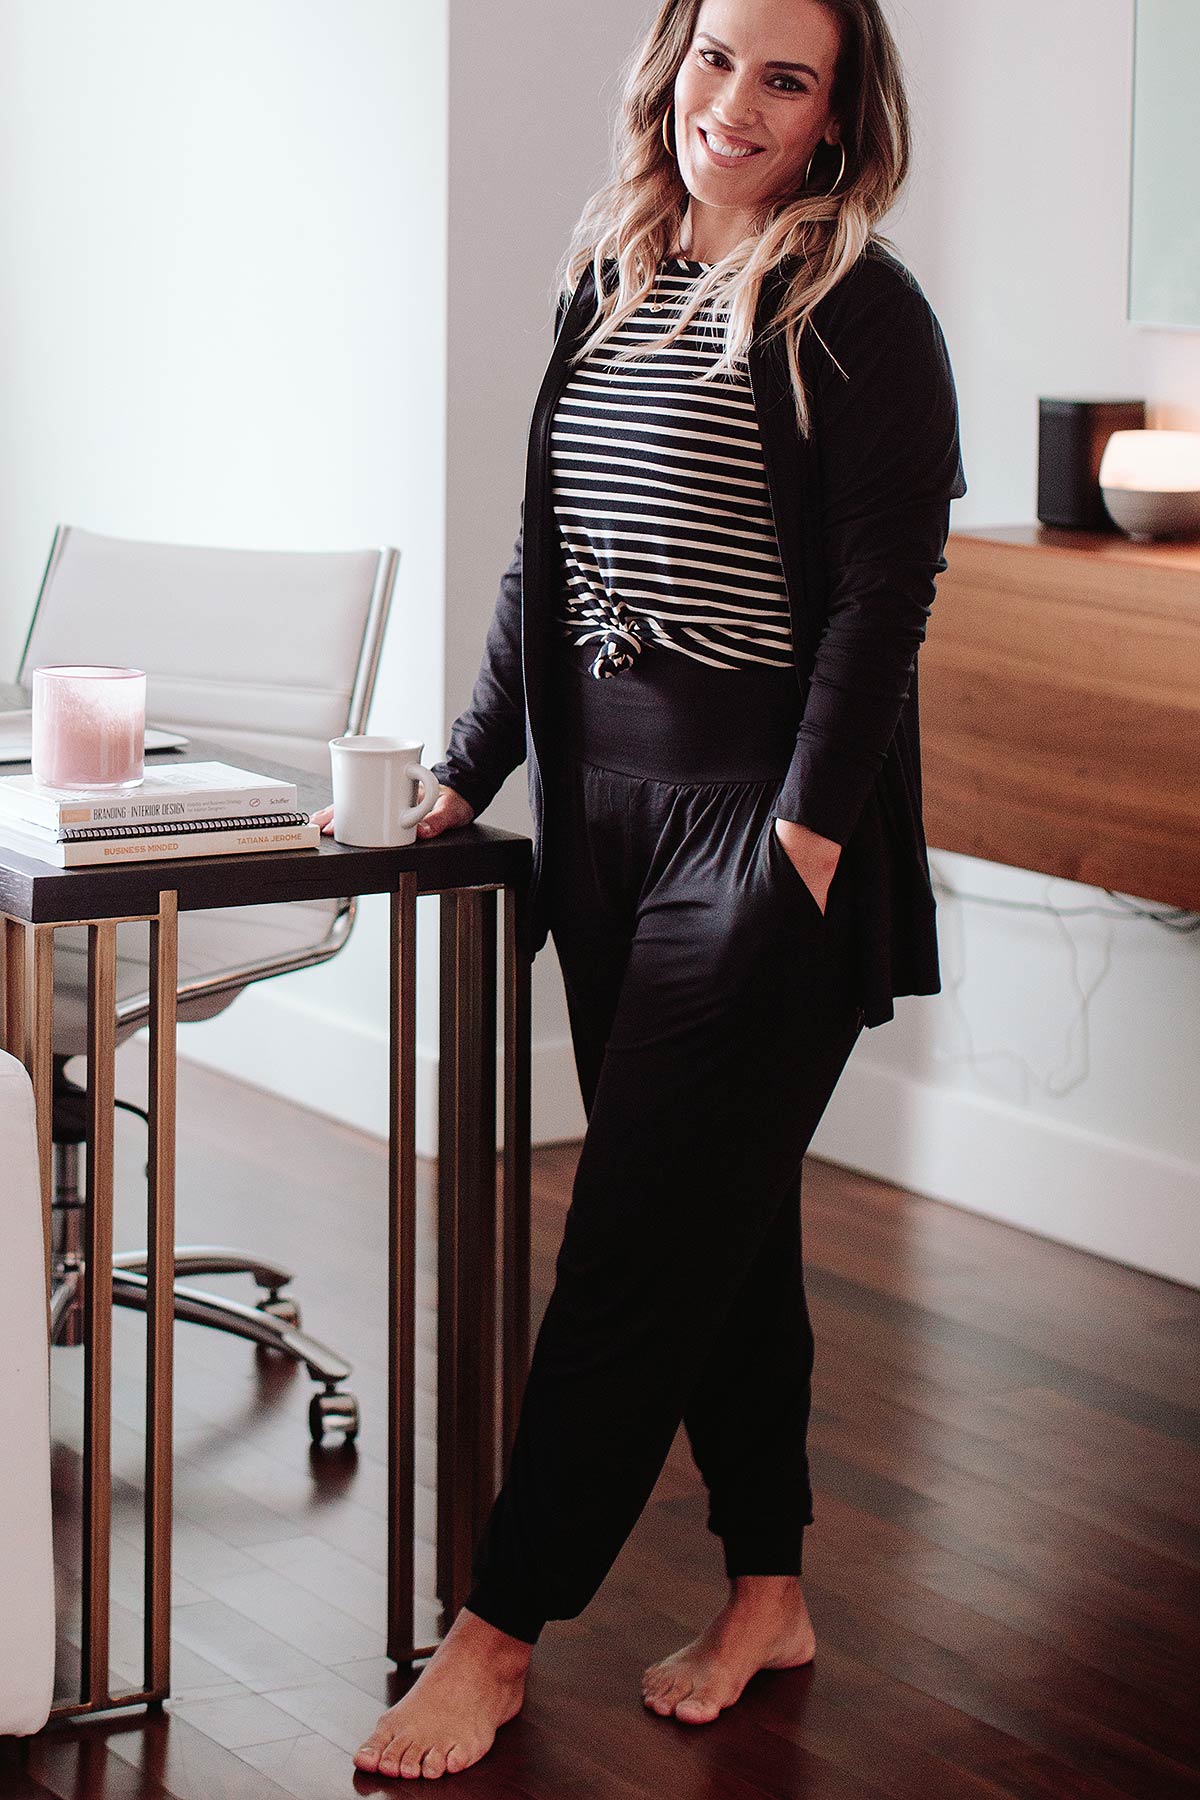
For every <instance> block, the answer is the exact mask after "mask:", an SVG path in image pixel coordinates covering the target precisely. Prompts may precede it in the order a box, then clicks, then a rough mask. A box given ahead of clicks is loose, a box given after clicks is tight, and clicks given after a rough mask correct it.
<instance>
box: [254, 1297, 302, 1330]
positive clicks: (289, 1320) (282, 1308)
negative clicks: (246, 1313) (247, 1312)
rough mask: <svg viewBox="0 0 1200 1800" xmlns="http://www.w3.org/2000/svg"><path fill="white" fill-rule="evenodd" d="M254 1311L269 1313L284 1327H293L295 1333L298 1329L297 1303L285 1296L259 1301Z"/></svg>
mask: <svg viewBox="0 0 1200 1800" xmlns="http://www.w3.org/2000/svg"><path fill="white" fill-rule="evenodd" d="M256 1310H257V1311H258V1312H263V1313H269V1314H270V1316H271V1317H272V1318H273V1319H279V1320H280V1321H281V1322H282V1323H283V1324H284V1325H293V1326H295V1328H296V1330H297V1331H299V1329H300V1306H299V1303H298V1301H295V1300H292V1299H290V1298H289V1297H288V1295H286V1294H279V1295H275V1296H274V1297H273V1298H271V1299H269V1300H260V1301H259V1302H258V1303H257V1307H256Z"/></svg>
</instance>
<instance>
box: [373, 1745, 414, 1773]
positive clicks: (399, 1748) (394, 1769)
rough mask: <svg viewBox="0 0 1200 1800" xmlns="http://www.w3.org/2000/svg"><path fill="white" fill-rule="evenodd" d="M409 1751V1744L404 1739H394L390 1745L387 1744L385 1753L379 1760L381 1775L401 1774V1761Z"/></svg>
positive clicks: (384, 1749)
mask: <svg viewBox="0 0 1200 1800" xmlns="http://www.w3.org/2000/svg"><path fill="white" fill-rule="evenodd" d="M407 1749H408V1744H407V1742H406V1741H405V1739H404V1738H393V1739H392V1741H391V1743H390V1744H385V1745H384V1748H383V1753H382V1755H381V1756H380V1758H379V1771H378V1772H379V1774H380V1775H398V1774H399V1773H400V1759H401V1757H402V1756H403V1755H404V1754H405V1752H406V1751H407Z"/></svg>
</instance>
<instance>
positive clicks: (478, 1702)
mask: <svg viewBox="0 0 1200 1800" xmlns="http://www.w3.org/2000/svg"><path fill="white" fill-rule="evenodd" d="M532 1654H533V1645H532V1644H527V1643H525V1642H524V1641H523V1640H522V1639H521V1638H515V1637H510V1636H509V1634H508V1632H507V1631H499V1630H497V1628H496V1626H494V1625H489V1624H488V1622H487V1620H486V1619H480V1618H478V1617H477V1616H476V1615H475V1614H474V1613H473V1612H468V1611H467V1609H466V1607H465V1606H464V1607H463V1608H462V1610H461V1612H460V1613H459V1615H458V1617H457V1618H456V1619H455V1621H454V1623H453V1625H452V1626H451V1627H450V1629H449V1631H448V1632H447V1633H446V1635H445V1637H444V1638H443V1639H442V1641H441V1643H440V1644H439V1645H438V1647H437V1649H436V1650H435V1651H434V1653H433V1655H432V1656H431V1657H430V1659H429V1661H428V1662H427V1663H426V1665H425V1667H424V1668H423V1669H422V1670H421V1673H420V1675H419V1676H418V1678H417V1680H416V1681H415V1682H414V1683H413V1685H412V1687H410V1688H409V1690H408V1692H407V1694H405V1696H404V1698H403V1700H398V1701H397V1703H396V1705H395V1706H393V1707H391V1708H390V1709H389V1710H388V1711H387V1712H385V1713H384V1715H383V1717H382V1718H381V1719H380V1721H379V1723H378V1725H377V1726H376V1727H375V1729H374V1731H373V1732H372V1733H371V1735H370V1737H369V1738H368V1739H367V1741H366V1743H365V1744H362V1745H360V1746H359V1748H358V1749H357V1750H356V1751H355V1752H354V1764H355V1767H356V1768H358V1769H361V1770H362V1771H363V1772H364V1774H368V1775H375V1774H379V1775H389V1776H390V1775H406V1776H415V1775H428V1776H440V1775H444V1774H447V1773H448V1774H451V1775H454V1774H457V1773H458V1771H459V1770H460V1769H467V1768H470V1766H471V1764H472V1763H475V1762H478V1761H479V1759H480V1757H481V1756H486V1754H487V1752H488V1751H489V1750H490V1749H491V1747H492V1742H493V1740H494V1738H495V1736H496V1732H497V1729H498V1728H499V1727H500V1726H501V1725H503V1724H504V1723H505V1722H506V1721H507V1720H509V1719H512V1718H515V1717H516V1715H517V1714H518V1713H519V1712H520V1710H521V1705H522V1702H523V1701H524V1699H525V1675H526V1671H527V1670H528V1668H529V1659H530V1657H531V1655H532Z"/></svg>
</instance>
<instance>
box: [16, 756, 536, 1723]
mask: <svg viewBox="0 0 1200 1800" xmlns="http://www.w3.org/2000/svg"><path fill="white" fill-rule="evenodd" d="M174 754H176V755H178V754H180V753H178V752H176V753H174ZM182 754H183V755H184V756H186V757H187V758H188V759H189V760H214V759H215V760H224V761H227V762H237V763H239V764H240V763H242V762H244V761H245V758H244V756H243V755H240V754H238V755H235V754H234V753H232V752H227V751H224V750H223V749H222V747H221V746H220V745H219V744H211V743H202V742H200V741H199V740H193V742H192V743H191V745H190V746H189V748H188V749H187V750H186V751H185V752H183V753H182ZM253 760H254V762H255V766H256V767H258V768H261V769H262V770H263V771H264V772H266V773H268V774H277V775H281V776H283V777H284V778H285V779H287V780H291V781H294V782H295V783H296V786H297V788H298V789H299V791H300V804H301V805H302V806H305V807H308V808H310V809H313V808H315V807H317V806H320V805H323V804H324V803H325V802H326V801H327V800H328V797H329V796H328V789H327V788H326V787H324V786H322V784H320V783H319V782H318V781H316V780H315V779H314V778H313V777H312V776H310V775H307V774H305V773H302V772H298V771H296V770H292V769H287V768H284V767H282V766H280V765H279V764H276V763H270V762H266V761H263V760H262V759H260V758H255V759H253ZM12 772H16V771H12ZM531 852H532V846H531V844H530V842H529V839H528V838H525V837H520V836H517V835H515V834H514V833H512V832H507V831H499V830H496V829H494V828H492V827H490V826H486V825H469V826H464V827H461V828H459V829H457V830H454V831H452V832H448V833H446V834H444V835H443V836H440V837H437V838H434V839H430V840H427V841H422V842H419V843H416V844H413V845H411V846H409V847H407V848H405V849H397V850H359V849H352V848H349V847H346V846H344V845H341V844H335V843H334V842H333V840H332V839H329V838H325V839H322V842H321V845H320V848H319V849H317V850H292V851H284V852H280V853H278V854H277V853H275V852H261V853H258V854H255V855H251V856H237V857H231V856H225V857H207V858H205V857H195V858H188V859H186V860H182V859H181V860H179V861H171V862H159V863H123V864H116V865H112V866H109V867H106V868H105V867H97V868H84V869H68V870H63V869H56V868H53V867H51V866H50V865H48V864H46V863H41V862H35V861H33V860H31V859H29V858H27V857H24V856H22V855H20V854H19V853H18V852H17V851H15V850H10V849H8V848H7V847H6V846H4V845H3V844H0V1044H3V1046H4V1047H5V1048H7V1049H8V1050H9V1051H10V1052H11V1053H12V1054H13V1055H15V1056H19V1057H20V1058H21V1059H22V1060H23V1061H24V1063H25V1065H26V1067H27V1068H28V1070H29V1073H30V1075H31V1077H32V1079H33V1084H34V1093H35V1098H36V1103H37V1124H38V1147H39V1155H40V1165H41V1177H42V1202H43V1218H44V1225H45V1232H46V1253H47V1298H49V1280H50V1244H51V1240H50V1203H51V1197H52V1193H51V1188H52V1161H53V1152H52V1142H51V1074H52V1061H51V1056H52V1041H53V1040H52V1030H53V1013H52V1008H53V981H54V960H53V959H54V932H55V930H56V929H57V928H58V927H60V926H63V925H86V926H87V927H88V1056H87V1062H88V1090H87V1091H88V1126H87V1194H86V1204H85V1212H84V1232H83V1242H84V1256H85V1260H86V1267H87V1276H86V1290H85V1303H84V1355H85V1379H84V1425H83V1472H84V1505H85V1515H84V1564H83V1639H84V1643H83V1658H82V1680H81V1691H80V1694H79V1697H78V1699H77V1700H75V1699H71V1700H67V1701H64V1702H62V1703H59V1704H56V1705H55V1707H54V1709H53V1711H52V1713H51V1721H52V1722H53V1721H54V1720H57V1719H62V1718H66V1717H75V1716H78V1715H80V1714H87V1713H96V1712H102V1711H107V1710H110V1709H112V1708H116V1707H129V1706H136V1705H140V1704H144V1703H146V1702H151V1701H159V1700H163V1699H165V1698H167V1697H168V1695H169V1693H170V1654H171V1645H170V1592H171V1580H170V1576H171V1492H172V1469H171V1434H172V1408H171V1376H172V1332H173V1323H174V1320H173V1313H172V1288H173V1283H174V1274H175V1267H174V1230H175V1218H174V1213H175V1204H174V1196H175V1023H176V1019H175V1014H176V1005H175V994H176V979H177V931H178V915H179V913H180V912H186V911H189V910H200V909H203V908H205V907H213V906H222V907H228V906H252V905H254V904H256V903H258V902H266V901H272V902H277V901H288V900H318V899H333V898H336V897H339V896H344V895H351V894H389V895H390V896H391V931H390V936H389V954H388V981H389V989H390V1007H389V1022H390V1024H389V1083H390V1088H389V1091H390V1119H389V1172H388V1193H387V1206H388V1219H389V1256H388V1265H389V1267H388V1286H389V1315H388V1331H389V1349H388V1369H389V1425H388V1642H387V1649H388V1655H389V1656H391V1657H392V1658H394V1660H395V1661H396V1662H399V1663H408V1664H411V1663H412V1662H413V1661H415V1660H416V1659H417V1658H418V1657H422V1656H428V1655H429V1654H430V1653H431V1651H432V1650H433V1648H434V1647H435V1646H433V1645H425V1646H418V1645H416V1644H414V1643H413V1534H414V1520H413V1481H414V1462H415V1405H414V1374H415V1349H416V1346H415V1329H414V1327H415V1318H416V1296H415V1216H416V1215H415V1199H416V1149H415V1119H416V1109H415V1094H416V1043H415V1022H416V1021H415V1002H416V946H417V899H418V896H420V895H422V894H439V895H440V896H441V988H440V991H441V1034H440V1035H441V1045H440V1049H441V1061H440V1113H439V1151H440V1153H439V1157H438V1246H439V1247H438V1497H437V1539H438V1542H437V1575H438V1594H439V1597H440V1598H441V1600H442V1603H443V1609H444V1610H443V1629H445V1628H446V1626H447V1625H448V1624H449V1622H450V1621H452V1620H453V1618H454V1616H455V1614H456V1613H457V1611H458V1609H459V1607H460V1606H461V1604H462V1602H463V1600H464V1599H465V1598H466V1595H467V1593H468V1592H469V1589H470V1558H471V1552H472V1548H473V1545H474V1541H475V1539H476V1538H477V1536H478V1534H479V1532H480V1531H481V1530H482V1528H483V1524H484V1521H485V1520H486V1517H487V1513H488V1510H489V1508H490V1506H491V1503H492V1500H493V1499H494V1497H495V1493H496V1487H497V1480H498V1471H499V1467H500V1464H501V1462H502V1461H503V1460H504V1459H506V1458H507V1454H508V1451H509V1449H510V1447H511V1444H512V1439H513V1434H514V1431H515V1428H516V1417H517V1410H518V1406H519V1403H520V1397H521V1392H522V1389H523V1387H524V1381H525V1375H526V1373H527V1368H528V1361H527V1359H528V1342H529V1130H530V1122H529V1086H530V1062H529V1056H530V1050H529V1027H530V1010H529V1008H530V982H529V976H530V969H529V961H530V959H529V957H528V954H527V952H526V951H525V949H524V948H523V942H524V937H525V930H524V926H525V908H526V904H527V899H528V887H529V876H530V870H531V866H532V855H531ZM500 891H503V893H504V902H505V904H504V981H503V985H504V1090H503V1106H504V1163H503V1190H502V1213H501V1221H502V1222H501V1227H500V1232H499V1239H500V1242H499V1244H498V1232H497V1187H496V1130H495V1127H496V1104H495V1096H496V1024H497V1015H496V952H497V937H496V924H497V920H496V895H497V893H498V892H500ZM127 920H148V921H149V923H150V970H149V987H150V993H151V1017H150V1027H149V1030H150V1060H149V1067H150V1095H149V1109H150V1158H149V1198H148V1231H147V1246H148V1249H149V1258H150V1260H149V1266H148V1270H147V1281H148V1292H147V1305H146V1474H145V1539H146V1542H145V1550H146V1556H145V1572H146V1573H145V1613H144V1617H145V1679H144V1683H143V1685H142V1686H141V1687H140V1688H139V1689H137V1690H136V1691H131V1692H122V1693H119V1694H114V1693H112V1692H111V1690H110V1681H109V1665H108V1637H109V1541H110V1519H111V1480H110V1476H111V1469H110V1461H109V1457H110V1450H109V1445H110V1428H111V1333H112V1217H113V1098H114V1079H115V1078H114V1055H115V994H116V933H117V925H118V924H119V923H121V922H124V921H127ZM498 1248H500V1249H502V1252H503V1264H502V1267H503V1281H502V1288H501V1293H500V1297H499V1301H498V1302H497V1293H496V1286H497V1250H498ZM497 1311H498V1312H499V1325H500V1332H499V1337H500V1342H499V1348H497V1343H496V1325H497ZM497 1356H498V1357H499V1363H498V1364H497ZM497 1377H499V1383H500V1419H499V1426H500V1430H499V1436H498V1435H497V1417H496V1413H497V1407H496V1388H497Z"/></svg>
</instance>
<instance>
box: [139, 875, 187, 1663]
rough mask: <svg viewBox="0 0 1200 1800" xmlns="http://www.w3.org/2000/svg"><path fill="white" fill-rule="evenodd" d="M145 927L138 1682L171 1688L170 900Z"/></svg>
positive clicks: (174, 986)
mask: <svg viewBox="0 0 1200 1800" xmlns="http://www.w3.org/2000/svg"><path fill="white" fill-rule="evenodd" d="M158 901H159V905H158V918H157V919H152V920H151V922H150V1083H149V1113H150V1191H149V1198H148V1213H149V1217H148V1230H147V1247H148V1250H149V1260H148V1262H147V1265H146V1474H145V1492H146V1500H145V1506H146V1562H145V1571H144V1578H145V1600H144V1612H143V1621H144V1631H145V1682H146V1687H147V1689H148V1690H149V1691H150V1692H151V1693H153V1694H156V1695H161V1696H162V1697H163V1698H164V1699H165V1697H166V1696H167V1695H168V1694H169V1693H170V1691H171V1505H172V1457H171V1451H172V1439H173V1436H174V1414H173V1408H172V1400H173V1394H172V1385H173V1380H172V1378H173V1351H174V1342H175V1104H176V1101H175V1024H176V997H177V991H178V986H179V926H178V916H177V910H176V896H175V895H174V894H173V893H161V894H160V895H159V897H158Z"/></svg>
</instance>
